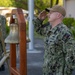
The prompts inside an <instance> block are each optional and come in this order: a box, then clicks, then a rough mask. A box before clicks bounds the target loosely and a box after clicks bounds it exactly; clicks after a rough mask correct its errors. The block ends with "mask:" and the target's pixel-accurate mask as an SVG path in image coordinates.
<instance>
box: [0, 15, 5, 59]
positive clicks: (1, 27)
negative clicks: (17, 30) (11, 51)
mask: <svg viewBox="0 0 75 75" xmlns="http://www.w3.org/2000/svg"><path fill="white" fill-rule="evenodd" d="M0 31H1V32H2V35H3V36H0V60H1V58H2V57H3V55H2V53H3V46H2V41H1V37H2V38H3V39H5V38H6V18H5V17H4V16H2V15H0Z"/></svg>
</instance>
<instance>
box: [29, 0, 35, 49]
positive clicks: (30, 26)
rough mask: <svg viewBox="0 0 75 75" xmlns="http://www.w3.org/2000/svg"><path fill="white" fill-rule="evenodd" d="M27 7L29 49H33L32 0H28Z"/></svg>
mask: <svg viewBox="0 0 75 75" xmlns="http://www.w3.org/2000/svg"><path fill="white" fill-rule="evenodd" d="M28 9H29V19H28V20H29V38H30V41H31V42H29V50H33V49H34V25H33V22H32V20H33V16H34V0H28Z"/></svg>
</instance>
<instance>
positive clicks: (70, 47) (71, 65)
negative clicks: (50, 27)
mask: <svg viewBox="0 0 75 75" xmlns="http://www.w3.org/2000/svg"><path fill="white" fill-rule="evenodd" d="M62 40H63V44H64V47H63V50H64V52H65V54H66V55H65V63H66V64H65V66H66V70H65V71H66V73H67V74H68V75H69V74H70V73H71V72H72V71H73V70H74V69H75V39H74V38H73V37H72V35H70V34H68V33H65V34H64V36H63V39H62Z"/></svg>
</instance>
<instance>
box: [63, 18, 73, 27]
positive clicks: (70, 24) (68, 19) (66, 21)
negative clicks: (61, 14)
mask: <svg viewBox="0 0 75 75" xmlns="http://www.w3.org/2000/svg"><path fill="white" fill-rule="evenodd" d="M73 22H74V18H64V19H63V23H64V24H65V25H67V27H69V28H71V26H72V23H73Z"/></svg>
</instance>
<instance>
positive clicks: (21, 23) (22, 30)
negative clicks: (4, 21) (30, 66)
mask: <svg viewBox="0 0 75 75" xmlns="http://www.w3.org/2000/svg"><path fill="white" fill-rule="evenodd" d="M13 15H16V16H17V19H18V27H19V47H20V68H19V70H17V68H16V44H10V75H27V51H26V22H25V19H24V15H23V12H22V9H20V8H18V9H13V10H12V14H11V19H10V24H11V23H14V19H13Z"/></svg>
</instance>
